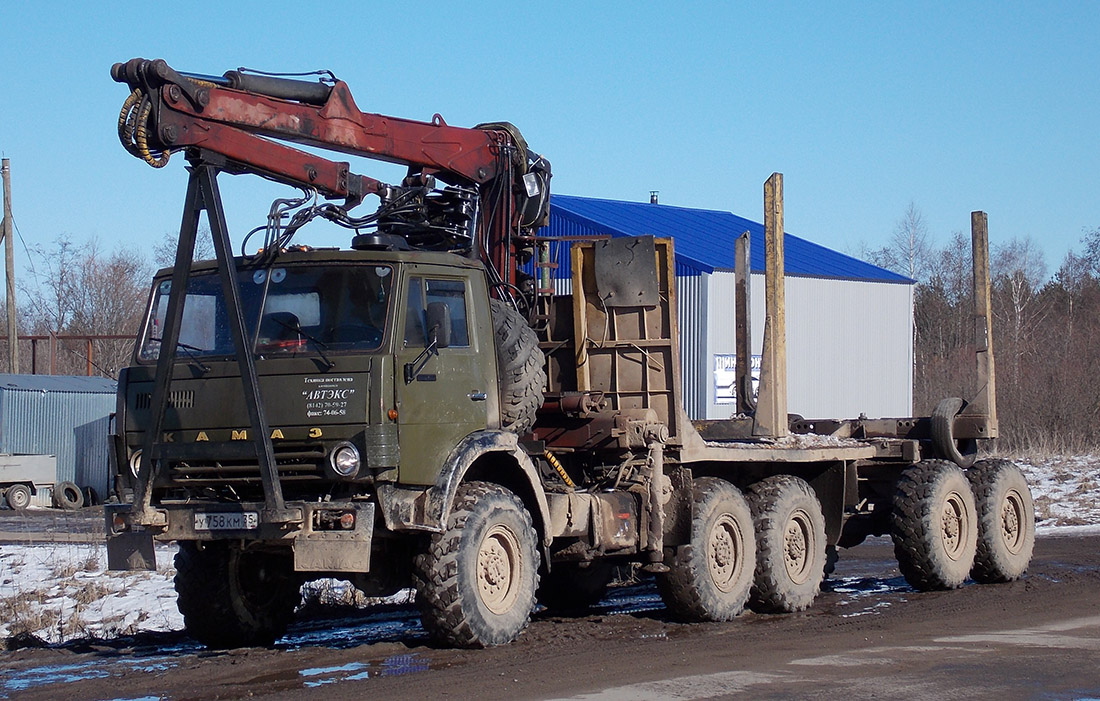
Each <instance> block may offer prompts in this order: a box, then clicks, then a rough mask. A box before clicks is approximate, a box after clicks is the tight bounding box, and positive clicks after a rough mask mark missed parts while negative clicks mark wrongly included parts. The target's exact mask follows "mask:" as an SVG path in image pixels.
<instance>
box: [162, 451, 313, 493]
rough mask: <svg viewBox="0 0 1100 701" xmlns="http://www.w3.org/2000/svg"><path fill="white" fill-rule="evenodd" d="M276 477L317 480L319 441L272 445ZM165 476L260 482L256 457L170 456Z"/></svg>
mask: <svg viewBox="0 0 1100 701" xmlns="http://www.w3.org/2000/svg"><path fill="white" fill-rule="evenodd" d="M274 449H275V464H276V466H277V467H278V471H279V481H280V482H281V483H283V484H286V483H288V482H303V481H309V480H319V479H321V477H322V472H321V469H322V465H323V464H324V461H325V449H324V447H323V446H320V445H308V444H286V443H280V444H278V445H275V446H274ZM167 467H168V479H169V480H170V481H171V482H172V483H174V484H175V485H176V486H180V487H184V486H194V487H222V486H240V485H259V484H262V482H263V481H262V479H261V477H260V464H259V461H257V460H256V459H255V458H251V459H242V460H171V461H169V462H168V466H167Z"/></svg>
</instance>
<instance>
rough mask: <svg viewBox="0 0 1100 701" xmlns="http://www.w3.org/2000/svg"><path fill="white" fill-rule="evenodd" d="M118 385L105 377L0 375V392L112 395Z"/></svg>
mask: <svg viewBox="0 0 1100 701" xmlns="http://www.w3.org/2000/svg"><path fill="white" fill-rule="evenodd" d="M117 389H118V383H117V382H115V381H114V380H111V379H109V378H106V377H84V376H83V375H10V374H6V373H0V391H3V390H22V391H27V392H81V393H91V394H114V393H115V392H116V391H117Z"/></svg>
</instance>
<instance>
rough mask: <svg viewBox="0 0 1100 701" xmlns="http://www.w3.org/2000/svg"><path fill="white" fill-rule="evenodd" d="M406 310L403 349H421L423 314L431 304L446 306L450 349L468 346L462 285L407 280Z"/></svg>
mask: <svg viewBox="0 0 1100 701" xmlns="http://www.w3.org/2000/svg"><path fill="white" fill-rule="evenodd" d="M406 299H407V300H408V307H407V311H406V314H405V347H406V348H412V347H417V348H422V347H424V345H425V338H427V329H426V328H425V310H426V309H427V307H428V305H429V304H431V303H433V302H442V303H443V304H446V305H447V310H448V311H449V312H450V317H451V344H450V347H451V348H466V347H469V345H470V331H469V322H468V321H467V316H466V283H465V282H463V281H462V280H446V279H436V278H423V277H412V278H409V293H408V295H407V296H406Z"/></svg>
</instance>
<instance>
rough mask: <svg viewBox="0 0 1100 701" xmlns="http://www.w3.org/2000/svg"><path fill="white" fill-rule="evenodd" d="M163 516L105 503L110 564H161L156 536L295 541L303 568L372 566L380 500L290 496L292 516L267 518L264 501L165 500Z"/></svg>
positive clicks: (359, 568)
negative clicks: (147, 521)
mask: <svg viewBox="0 0 1100 701" xmlns="http://www.w3.org/2000/svg"><path fill="white" fill-rule="evenodd" d="M154 511H155V513H156V515H157V517H158V518H157V519H156V520H157V522H159V523H161V524H163V525H158V526H152V527H147V526H143V525H141V523H139V519H138V514H137V513H136V512H135V510H134V508H133V505H132V504H111V505H107V506H105V507H104V517H105V520H106V532H107V566H108V569H111V570H155V569H156V558H155V554H154V550H153V541H154V540H157V541H162V542H166V541H173V540H176V541H212V540H235V541H244V542H246V543H256V544H263V545H265V546H270V547H281V548H286V547H289V548H290V549H291V550H292V551H293V553H294V569H295V571H298V572H364V573H365V572H368V571H370V553H371V542H372V540H373V535H374V502H370V501H339V502H336V501H333V502H324V503H312V502H287V504H286V509H285V511H284V512H283V514H284V515H285V514H287V513H290V514H293V515H295V516H299V515H300V517H298V518H293V519H291V520H289V521H288V520H286V519H285V518H280V519H278V520H272V519H268V518H266V513H265V505H264V504H263V502H256V503H240V504H224V503H215V502H210V503H189V504H161V505H158V506H157V507H155V509H154Z"/></svg>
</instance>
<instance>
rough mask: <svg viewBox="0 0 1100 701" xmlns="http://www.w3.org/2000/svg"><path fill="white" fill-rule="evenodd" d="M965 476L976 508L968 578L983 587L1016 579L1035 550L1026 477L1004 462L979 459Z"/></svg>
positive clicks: (1032, 517) (1029, 492) (1032, 511)
mask: <svg viewBox="0 0 1100 701" xmlns="http://www.w3.org/2000/svg"><path fill="white" fill-rule="evenodd" d="M966 476H967V477H969V478H970V487H971V488H972V489H973V490H974V501H975V502H976V505H977V508H978V549H977V553H976V555H975V557H974V567H973V569H972V570H971V571H970V575H971V576H972V577H973V578H974V580H975V581H977V582H981V583H983V584H990V583H994V582H1011V581H1013V580H1015V579H1019V578H1020V577H1021V576H1022V575H1023V574H1024V572H1026V571H1027V566H1028V565H1029V564H1030V563H1031V553H1032V550H1033V549H1034V548H1035V506H1034V504H1033V503H1032V501H1031V490H1030V489H1028V486H1027V478H1026V477H1024V473H1023V472H1021V471H1020V468H1018V467H1016V465H1015V464H1013V463H1012V462H1009V461H1008V460H980V461H978V462H977V463H975V464H974V467H972V468H970V469H969V470H967V471H966Z"/></svg>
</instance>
